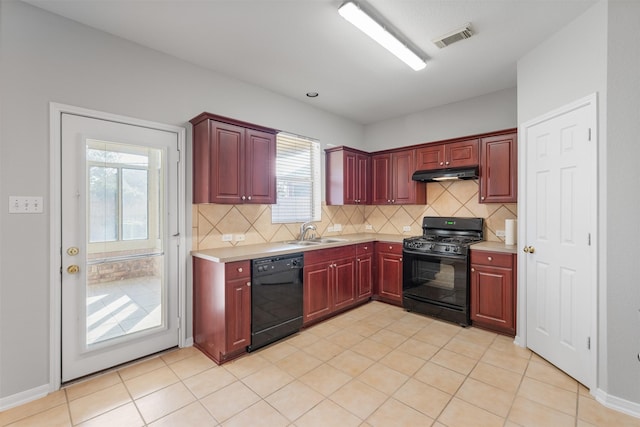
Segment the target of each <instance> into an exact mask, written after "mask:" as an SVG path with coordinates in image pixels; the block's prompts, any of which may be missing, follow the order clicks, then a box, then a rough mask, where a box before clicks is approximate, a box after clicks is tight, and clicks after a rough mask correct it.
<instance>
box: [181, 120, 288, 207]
mask: <svg viewBox="0 0 640 427" xmlns="http://www.w3.org/2000/svg"><path fill="white" fill-rule="evenodd" d="M191 123H192V124H193V203H227V204H241V203H261V204H273V203H275V202H276V176H275V162H276V139H275V134H276V131H275V130H273V129H268V128H263V127H260V126H257V125H252V124H250V123H245V122H240V121H237V120H234V119H229V118H227V117H222V116H216V115H213V114H209V113H202V114H200V115H199V116H197V117H195V118H194V119H192V120H191Z"/></svg>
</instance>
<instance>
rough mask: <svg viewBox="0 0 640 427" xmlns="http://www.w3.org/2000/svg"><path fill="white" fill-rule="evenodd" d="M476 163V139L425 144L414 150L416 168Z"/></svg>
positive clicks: (440, 167) (441, 167)
mask: <svg viewBox="0 0 640 427" xmlns="http://www.w3.org/2000/svg"><path fill="white" fill-rule="evenodd" d="M477 164H478V139H477V138H474V139H467V140H462V141H456V142H448V143H445V144H425V145H424V146H423V147H420V148H418V149H417V150H416V170H435V169H446V168H458V167H464V166H475V165H477Z"/></svg>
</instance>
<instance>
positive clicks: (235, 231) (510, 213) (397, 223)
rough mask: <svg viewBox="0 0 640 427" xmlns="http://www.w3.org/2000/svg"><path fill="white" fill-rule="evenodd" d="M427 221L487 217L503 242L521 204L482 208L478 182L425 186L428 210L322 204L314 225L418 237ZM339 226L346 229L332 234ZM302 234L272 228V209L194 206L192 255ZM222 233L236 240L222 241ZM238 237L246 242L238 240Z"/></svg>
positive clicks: (292, 227) (492, 233) (490, 234)
mask: <svg viewBox="0 0 640 427" xmlns="http://www.w3.org/2000/svg"><path fill="white" fill-rule="evenodd" d="M424 216H460V217H480V218H485V230H484V233H485V239H486V240H489V241H495V242H500V241H504V238H503V237H497V236H496V232H497V231H498V230H504V223H505V220H506V219H510V218H513V219H516V218H517V204H515V203H513V204H500V203H485V204H480V203H478V181H477V180H469V181H455V182H442V183H438V182H433V183H428V184H427V204H426V205H377V206H357V205H346V206H327V205H323V206H322V220H321V221H319V222H316V223H315V225H316V227H317V235H319V236H335V235H340V234H351V233H358V232H368V233H384V234H402V235H406V236H416V235H419V234H422V218H423V217H424ZM335 224H340V225H341V226H342V230H341V231H337V232H336V231H328V229H329V227H333V226H334V225H335ZM367 225H370V226H371V229H370V230H369V229H367V227H366V226H367ZM405 227H409V231H404V229H405ZM299 230H300V224H299V223H295V224H272V223H271V206H270V205H215V204H200V205H193V230H192V232H193V249H194V250H202V249H211V248H221V247H229V246H235V245H248V244H256V243H266V242H280V241H283V240H292V239H295V238H297V237H298V234H299ZM223 234H228V235H231V238H232V240H231V241H223V240H222V236H223ZM240 236H244V240H238V237H240Z"/></svg>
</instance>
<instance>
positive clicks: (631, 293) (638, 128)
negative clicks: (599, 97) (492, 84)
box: [602, 0, 640, 405]
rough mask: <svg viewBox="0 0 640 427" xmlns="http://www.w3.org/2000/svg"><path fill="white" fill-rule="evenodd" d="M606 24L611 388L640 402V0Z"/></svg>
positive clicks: (618, 7)
mask: <svg viewBox="0 0 640 427" xmlns="http://www.w3.org/2000/svg"><path fill="white" fill-rule="evenodd" d="M608 24H609V26H608V32H609V33H608V40H609V43H608V46H607V47H608V62H607V157H606V162H607V166H606V170H607V171H609V172H608V173H607V177H606V178H607V180H606V187H603V188H602V191H604V192H605V193H606V200H605V203H606V205H605V206H604V208H605V209H606V210H607V224H611V225H610V226H608V227H607V228H606V230H607V231H606V232H607V242H606V248H603V250H604V251H606V253H607V254H608V256H607V272H606V281H607V286H606V292H607V296H606V298H607V300H606V303H607V307H608V310H607V311H606V316H607V317H606V322H607V330H608V335H607V337H608V342H607V354H608V363H607V375H608V386H609V387H608V389H607V391H608V392H609V394H611V395H613V396H617V397H622V398H624V399H627V400H631V401H633V402H637V403H638V405H640V360H638V357H640V356H639V355H638V354H639V353H640V332H639V331H640V283H639V281H638V242H640V221H639V219H640V168H639V167H638V159H640V144H639V143H638V138H639V137H640V116H639V113H640V2H638V1H619V0H616V1H610V2H609V14H608ZM622 224H625V225H624V226H623V225H622Z"/></svg>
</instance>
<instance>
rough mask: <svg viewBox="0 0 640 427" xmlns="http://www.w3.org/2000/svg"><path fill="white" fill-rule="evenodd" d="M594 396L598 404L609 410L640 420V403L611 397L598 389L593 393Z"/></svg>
mask: <svg viewBox="0 0 640 427" xmlns="http://www.w3.org/2000/svg"><path fill="white" fill-rule="evenodd" d="M593 396H594V397H595V398H596V400H597V401H598V402H600V403H602V404H603V405H604V406H606V407H607V408H611V409H613V410H616V411H618V412H622V413H624V414H627V415H631V416H632V417H636V418H640V403H638V402H631V401H629V400H625V399H622V398H620V397H616V396H611V395H610V394H607V393H606V392H605V391H604V390H601V389H597V390H596V391H595V392H594V393H593Z"/></svg>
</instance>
